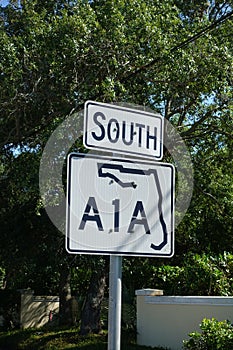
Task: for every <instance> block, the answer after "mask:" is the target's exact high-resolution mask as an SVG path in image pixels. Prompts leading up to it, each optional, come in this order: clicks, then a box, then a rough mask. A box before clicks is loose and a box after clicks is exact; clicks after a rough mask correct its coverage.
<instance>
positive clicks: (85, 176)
mask: <svg viewBox="0 0 233 350" xmlns="http://www.w3.org/2000/svg"><path fill="white" fill-rule="evenodd" d="M173 231H174V167H173V165H171V164H167V163H155V162H150V161H146V160H145V161H143V160H141V161H137V163H134V162H132V161H128V160H122V159H116V158H109V157H101V156H97V155H88V154H79V153H77V154H74V153H73V154H70V155H69V157H68V180H67V228H66V248H67V251H68V252H69V253H84V254H116V255H133V256H161V257H171V256H172V255H173V253H174V232H173Z"/></svg>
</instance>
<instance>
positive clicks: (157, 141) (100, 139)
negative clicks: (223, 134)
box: [83, 101, 163, 160]
mask: <svg viewBox="0 0 233 350" xmlns="http://www.w3.org/2000/svg"><path fill="white" fill-rule="evenodd" d="M83 142H84V145H85V147H86V148H89V149H99V150H103V151H111V152H115V153H126V154H129V155H131V156H140V157H146V158H153V159H154V160H160V159H162V157H163V118H162V117H161V116H160V115H159V114H153V113H149V112H145V111H141V110H136V109H131V108H126V107H121V106H117V105H111V104H106V103H100V102H93V101H87V102H86V103H85V109H84V141H83Z"/></svg>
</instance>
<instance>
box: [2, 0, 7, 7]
mask: <svg viewBox="0 0 233 350" xmlns="http://www.w3.org/2000/svg"><path fill="white" fill-rule="evenodd" d="M8 2H9V0H0V5H1V6H6V5H7V4H8Z"/></svg>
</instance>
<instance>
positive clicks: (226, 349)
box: [184, 318, 233, 350]
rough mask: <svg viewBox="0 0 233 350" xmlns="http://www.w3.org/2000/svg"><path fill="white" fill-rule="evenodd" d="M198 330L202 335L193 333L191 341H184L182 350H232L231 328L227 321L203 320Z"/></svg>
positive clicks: (232, 329) (232, 330)
mask: <svg viewBox="0 0 233 350" xmlns="http://www.w3.org/2000/svg"><path fill="white" fill-rule="evenodd" d="M200 328H201V330H202V333H199V332H193V333H190V334H189V336H190V337H191V339H189V340H187V341H184V349H192V350H232V349H233V326H232V325H231V324H230V322H229V321H217V320H216V319H215V318H212V319H211V320H210V319H206V318H204V319H203V321H202V323H201V325H200Z"/></svg>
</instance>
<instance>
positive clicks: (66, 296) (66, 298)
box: [59, 265, 73, 326]
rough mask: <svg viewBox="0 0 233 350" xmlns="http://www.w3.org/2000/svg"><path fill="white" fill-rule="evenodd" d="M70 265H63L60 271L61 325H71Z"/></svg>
mask: <svg viewBox="0 0 233 350" xmlns="http://www.w3.org/2000/svg"><path fill="white" fill-rule="evenodd" d="M70 279H71V273H70V267H69V266H68V265H65V266H64V265H63V266H62V269H61V273H60V290H59V300H60V303H59V324H60V325H61V326H72V325H73V324H72V323H73V322H72V305H71V304H72V299H71V288H70Z"/></svg>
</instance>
